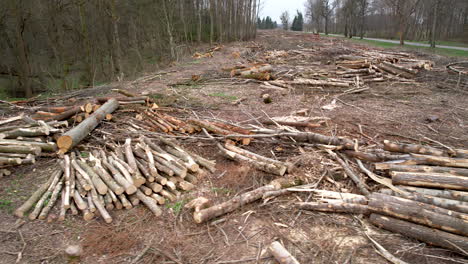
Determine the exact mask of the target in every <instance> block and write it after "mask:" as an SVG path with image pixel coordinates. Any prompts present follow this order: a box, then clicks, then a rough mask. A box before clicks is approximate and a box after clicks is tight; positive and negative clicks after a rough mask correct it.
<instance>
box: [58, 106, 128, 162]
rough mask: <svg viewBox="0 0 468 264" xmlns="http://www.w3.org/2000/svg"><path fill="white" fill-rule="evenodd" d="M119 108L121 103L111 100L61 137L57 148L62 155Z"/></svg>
mask: <svg viewBox="0 0 468 264" xmlns="http://www.w3.org/2000/svg"><path fill="white" fill-rule="evenodd" d="M118 107H119V102H118V101H117V100H115V99H111V100H109V101H108V102H107V103H105V104H104V105H102V106H101V107H100V108H99V109H98V110H97V111H96V112H94V113H93V114H92V115H91V116H90V117H88V118H87V119H86V120H85V121H83V122H82V123H80V124H79V125H78V126H76V127H74V128H73V129H71V130H69V131H68V132H67V133H65V134H63V135H62V136H61V137H59V138H58V140H57V146H58V147H59V149H60V151H61V152H62V153H66V152H67V151H69V150H70V149H71V148H73V147H74V146H76V145H77V144H78V143H79V142H80V141H81V140H83V139H84V138H85V137H86V136H87V135H88V134H89V133H90V132H91V131H92V130H93V129H94V128H95V127H96V126H97V125H98V124H99V122H101V121H102V120H103V119H104V118H105V117H106V115H107V114H111V113H112V112H114V111H115V110H116V109H117V108H118Z"/></svg>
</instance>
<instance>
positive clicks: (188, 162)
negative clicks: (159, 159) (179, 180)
mask: <svg viewBox="0 0 468 264" xmlns="http://www.w3.org/2000/svg"><path fill="white" fill-rule="evenodd" d="M165 150H166V151H167V152H168V153H169V154H171V155H173V156H175V157H178V158H180V159H181V160H183V161H184V166H185V167H186V168H187V169H189V170H190V171H191V172H198V170H199V169H200V166H199V165H198V164H197V163H196V162H195V160H194V159H192V157H190V155H188V154H187V153H185V152H182V151H180V150H177V149H175V148H173V147H170V146H166V148H165Z"/></svg>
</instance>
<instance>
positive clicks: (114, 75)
mask: <svg viewBox="0 0 468 264" xmlns="http://www.w3.org/2000/svg"><path fill="white" fill-rule="evenodd" d="M257 13H258V0H236V1H232V0H126V1H117V0H48V1H34V0H3V1H2V8H1V9H0V48H1V50H2V51H3V52H1V53H0V78H2V79H3V80H5V78H7V79H8V81H10V86H12V87H14V88H13V89H10V92H11V93H12V94H14V95H15V96H26V97H30V96H32V95H33V94H34V92H37V91H39V90H44V89H45V88H46V87H49V86H50V85H51V84H56V85H57V83H58V84H59V86H60V87H62V88H63V89H70V88H71V87H72V86H76V84H79V85H81V86H85V87H86V86H93V85H95V84H97V83H99V82H105V81H110V80H121V79H123V78H126V77H128V76H130V75H133V74H135V73H137V72H140V71H142V70H144V69H145V67H147V66H149V65H154V64H158V63H160V62H163V61H174V60H177V59H178V57H179V56H180V55H181V54H184V53H187V52H188V51H189V47H190V45H191V44H192V43H196V42H211V43H214V42H227V41H233V40H247V39H251V38H253V37H255V34H256V21H257ZM2 83H5V82H2ZM1 88H2V87H0V89H1Z"/></svg>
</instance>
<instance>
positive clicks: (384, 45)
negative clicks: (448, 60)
mask: <svg viewBox="0 0 468 264" xmlns="http://www.w3.org/2000/svg"><path fill="white" fill-rule="evenodd" d="M349 40H350V41H353V42H355V43H366V44H369V45H372V46H376V47H382V48H395V47H401V46H400V45H399V44H395V43H388V42H381V41H376V40H367V39H362V40H361V39H349ZM403 48H405V49H409V50H416V51H422V52H425V53H433V54H437V55H443V56H449V57H468V51H464V50H454V49H444V48H437V47H436V48H435V49H433V48H429V47H415V46H409V45H405V46H403Z"/></svg>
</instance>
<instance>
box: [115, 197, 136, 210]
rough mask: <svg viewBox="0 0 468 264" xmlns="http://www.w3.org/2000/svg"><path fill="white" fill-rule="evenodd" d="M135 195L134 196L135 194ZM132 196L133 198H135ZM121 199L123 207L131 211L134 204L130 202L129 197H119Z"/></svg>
mask: <svg viewBox="0 0 468 264" xmlns="http://www.w3.org/2000/svg"><path fill="white" fill-rule="evenodd" d="M133 195H134V194H133ZM133 195H131V196H133ZM119 199H120V201H121V202H122V205H123V207H125V209H127V210H129V209H132V208H133V205H134V203H133V202H130V201H129V200H128V199H127V197H125V195H123V194H121V195H119Z"/></svg>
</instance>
